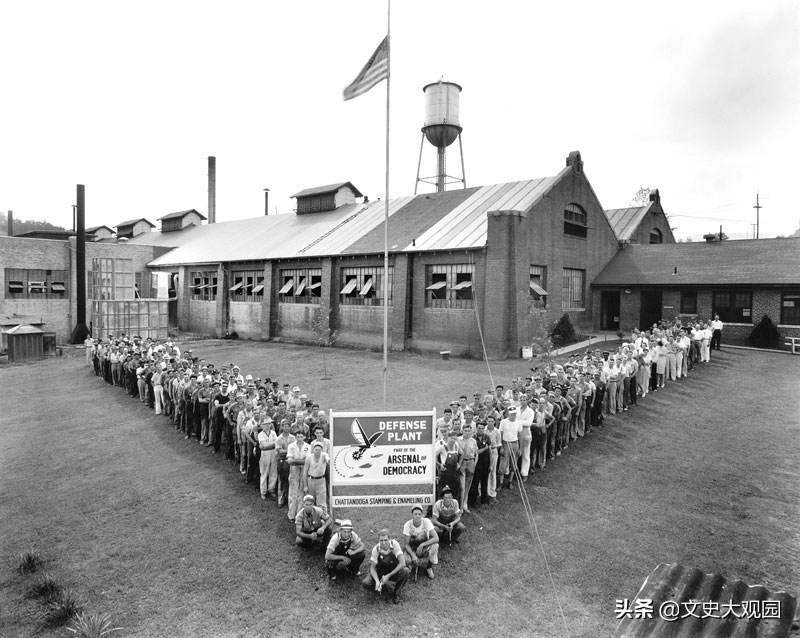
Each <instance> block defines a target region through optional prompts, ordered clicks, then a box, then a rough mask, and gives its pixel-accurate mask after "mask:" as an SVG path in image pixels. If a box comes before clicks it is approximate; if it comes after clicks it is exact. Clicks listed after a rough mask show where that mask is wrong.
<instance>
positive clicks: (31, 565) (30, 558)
mask: <svg viewBox="0 0 800 638" xmlns="http://www.w3.org/2000/svg"><path fill="white" fill-rule="evenodd" d="M43 563H44V561H43V560H42V557H41V555H40V554H39V552H36V551H34V550H31V551H29V552H25V553H24V554H20V555H19V564H18V565H17V573H18V574H32V573H33V572H35V571H36V570H37V569H39V568H40V567H41V566H42V564H43Z"/></svg>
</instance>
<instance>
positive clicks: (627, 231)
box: [603, 204, 652, 241]
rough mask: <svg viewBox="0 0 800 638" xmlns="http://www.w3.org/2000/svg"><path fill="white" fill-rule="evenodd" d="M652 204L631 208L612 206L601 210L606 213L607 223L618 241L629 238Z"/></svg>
mask: <svg viewBox="0 0 800 638" xmlns="http://www.w3.org/2000/svg"><path fill="white" fill-rule="evenodd" d="M651 205H652V204H648V205H647V206H633V207H631V208H612V209H610V210H606V211H603V212H604V213H605V214H606V218H607V219H608V223H609V224H611V228H612V229H613V231H614V234H615V235H616V236H617V239H618V240H619V241H627V240H629V239H630V238H631V235H633V233H634V232H636V229H637V228H638V227H639V224H641V223H642V220H643V219H644V217H645V215H647V211H648V210H649V209H650V206H651Z"/></svg>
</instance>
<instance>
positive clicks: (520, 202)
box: [405, 174, 561, 252]
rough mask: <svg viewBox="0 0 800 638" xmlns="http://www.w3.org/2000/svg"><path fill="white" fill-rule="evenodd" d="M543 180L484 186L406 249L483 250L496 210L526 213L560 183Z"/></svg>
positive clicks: (553, 180)
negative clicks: (490, 222) (489, 216)
mask: <svg viewBox="0 0 800 638" xmlns="http://www.w3.org/2000/svg"><path fill="white" fill-rule="evenodd" d="M560 175H561V174H559V175H557V176H555V177H542V178H539V179H532V180H528V181H524V182H509V183H507V184H495V185H493V186H483V187H481V188H479V189H478V191H477V192H476V193H475V194H474V195H472V196H471V197H470V198H469V199H467V200H466V201H464V202H463V203H461V204H460V205H459V206H457V207H456V208H454V209H453V210H452V211H450V213H448V214H447V215H445V217H444V218H442V219H441V220H439V221H438V222H437V223H435V224H434V225H433V226H431V227H430V228H429V229H428V230H426V231H425V232H424V233H423V234H422V235H421V236H420V237H418V238H417V239H416V242H415V244H414V245H410V244H409V245H407V246H406V247H405V250H406V251H408V252H415V251H420V250H451V249H459V248H481V247H483V246H485V245H486V233H487V229H488V224H487V220H486V216H487V213H490V212H492V211H506V210H517V211H526V210H528V209H529V208H530V207H531V206H532V205H533V204H534V203H536V201H537V200H538V199H539V198H540V197H541V196H542V195H543V194H544V193H546V192H547V191H548V190H549V189H550V188H551V187H552V186H553V185H554V184H555V183H556V181H557V180H558V178H559V177H560Z"/></svg>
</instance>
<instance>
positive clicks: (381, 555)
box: [361, 529, 409, 604]
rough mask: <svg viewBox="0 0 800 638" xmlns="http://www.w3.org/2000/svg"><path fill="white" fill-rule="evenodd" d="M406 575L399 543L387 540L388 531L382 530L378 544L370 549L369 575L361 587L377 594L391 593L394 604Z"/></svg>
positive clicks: (403, 557)
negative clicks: (372, 590)
mask: <svg viewBox="0 0 800 638" xmlns="http://www.w3.org/2000/svg"><path fill="white" fill-rule="evenodd" d="M408 573H409V569H408V567H406V560H405V556H404V555H403V549H402V547H400V543H398V542H397V541H396V540H394V539H393V538H392V539H390V538H389V530H388V529H382V530H381V531H379V532H378V544H377V545H375V547H373V548H372V555H371V556H370V566H369V574H367V576H366V577H365V578H364V580H362V581H361V585H362V586H363V587H364V589H374V591H376V592H378V593H379V594H383V593H384V592H385V593H387V594H389V593H391V594H392V602H393V603H395V604H396V603H399V602H400V599H399V595H400V590H402V589H403V585H405V584H406V581H407V580H408Z"/></svg>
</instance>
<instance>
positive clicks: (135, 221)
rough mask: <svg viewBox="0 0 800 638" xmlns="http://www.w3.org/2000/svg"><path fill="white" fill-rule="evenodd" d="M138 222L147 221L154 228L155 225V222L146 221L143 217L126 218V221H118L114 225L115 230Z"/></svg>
mask: <svg viewBox="0 0 800 638" xmlns="http://www.w3.org/2000/svg"><path fill="white" fill-rule="evenodd" d="M139 222H147V223H148V224H150V226H152V227H153V228H155V227H156V225H155V224H153V223H151V222H149V221H147V220H146V219H145V218H144V217H139V218H138V219H129V220H128V221H126V222H120V223H119V224H117V226H116V227H117V230H119V229H120V228H124V227H125V226H133V225H134V224H138V223H139Z"/></svg>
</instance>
